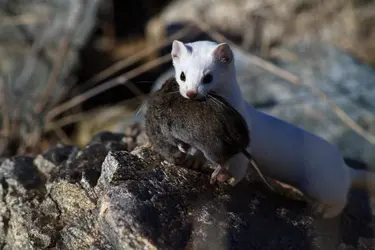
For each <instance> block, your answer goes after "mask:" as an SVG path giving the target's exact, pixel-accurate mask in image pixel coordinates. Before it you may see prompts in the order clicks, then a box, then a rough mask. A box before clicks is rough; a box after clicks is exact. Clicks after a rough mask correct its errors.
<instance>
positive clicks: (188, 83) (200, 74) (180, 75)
mask: <svg viewBox="0 0 375 250" xmlns="http://www.w3.org/2000/svg"><path fill="white" fill-rule="evenodd" d="M171 56H172V60H173V66H174V69H175V78H176V81H177V82H178V84H179V89H180V93H181V95H182V96H183V97H185V98H188V99H200V98H203V97H205V96H206V95H207V93H208V92H209V91H210V90H215V89H216V88H220V87H222V86H221V85H223V84H229V83H228V82H229V81H231V79H230V77H231V75H232V74H233V71H232V70H231V69H232V66H233V53H232V50H231V49H230V47H229V45H228V44H227V43H220V44H217V43H215V42H210V41H198V42H193V43H186V44H184V43H183V42H180V41H177V40H175V41H173V44H172V51H171Z"/></svg>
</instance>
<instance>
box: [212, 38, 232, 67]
mask: <svg viewBox="0 0 375 250" xmlns="http://www.w3.org/2000/svg"><path fill="white" fill-rule="evenodd" d="M213 55H214V58H215V59H216V60H218V61H220V62H222V63H227V64H229V63H231V62H232V60H233V52H232V50H231V48H230V47H229V45H228V44H227V43H220V44H219V45H217V46H216V48H215V49H214V51H213Z"/></svg>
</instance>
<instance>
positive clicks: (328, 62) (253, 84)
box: [143, 42, 375, 171]
mask: <svg viewBox="0 0 375 250" xmlns="http://www.w3.org/2000/svg"><path fill="white" fill-rule="evenodd" d="M233 50H234V57H235V64H236V70H237V78H238V82H239V85H240V88H241V89H242V92H243V97H244V99H246V100H247V101H248V102H249V103H251V104H253V105H254V106H256V107H257V108H259V109H260V110H262V111H264V112H266V113H269V114H271V115H274V116H276V117H279V118H281V119H283V120H286V121H288V122H291V123H293V124H295V125H297V126H300V127H302V128H304V129H307V130H309V131H311V132H313V133H315V134H317V135H319V136H321V137H323V138H325V139H327V140H328V141H330V142H332V143H334V144H335V145H337V146H338V147H339V148H340V150H341V151H342V153H343V154H344V155H345V156H346V157H351V158H355V159H359V160H361V161H364V162H366V163H367V164H368V165H369V168H371V169H372V170H374V171H375V154H374V153H373V152H375V145H373V144H371V143H370V142H368V141H367V140H365V139H364V138H363V137H361V136H359V135H358V134H356V133H355V132H354V131H353V130H352V129H351V128H349V127H348V126H347V125H346V124H345V123H344V122H343V121H342V120H340V119H339V118H338V117H337V116H336V114H335V113H334V112H333V111H332V108H331V107H330V106H329V105H328V104H327V102H325V101H324V100H322V99H319V98H318V97H317V96H316V95H315V94H314V93H312V92H310V91H309V90H308V89H307V88H306V87H304V86H303V85H293V84H291V83H289V82H286V81H285V80H283V79H281V78H279V77H278V76H275V75H273V74H271V73H269V72H268V71H266V70H264V69H261V68H258V67H256V66H254V65H253V64H251V62H250V61H249V59H248V57H246V54H245V53H244V52H243V51H241V50H237V49H235V48H233ZM285 50H288V51H289V52H290V53H291V54H292V55H293V58H291V59H290V60H287V59H279V60H277V61H274V62H273V63H274V64H276V65H277V66H279V67H280V68H282V69H284V70H286V71H289V72H291V73H293V74H295V75H296V76H298V77H300V79H302V81H303V82H304V85H308V86H312V87H314V88H315V89H319V90H322V91H323V92H324V93H325V94H326V95H327V96H328V97H329V98H330V100H332V101H334V102H335V103H336V104H337V105H338V106H339V107H340V108H341V109H342V110H344V111H345V112H346V114H347V115H348V116H349V117H350V118H351V119H352V120H354V121H355V122H357V123H358V124H359V125H360V126H361V127H363V128H364V129H365V130H367V131H368V132H370V133H372V134H373V135H375V105H374V104H375V71H374V70H373V69H372V68H371V67H370V66H369V65H367V64H363V63H360V62H358V61H357V60H356V59H354V58H353V57H352V56H350V55H349V54H347V53H345V52H343V51H342V50H339V49H338V48H336V47H334V46H332V45H328V44H322V43H318V42H300V43H298V44H297V45H294V46H289V47H285ZM173 74H174V70H173V68H171V69H170V70H169V71H167V72H165V73H164V74H163V75H161V76H160V78H159V79H158V80H157V81H156V83H155V85H154V90H155V89H157V88H158V87H159V86H161V84H163V83H164V81H165V80H166V79H167V78H169V77H170V76H172V75H173ZM143 110H145V109H143Z"/></svg>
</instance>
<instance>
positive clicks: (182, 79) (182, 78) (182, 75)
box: [180, 72, 186, 82]
mask: <svg viewBox="0 0 375 250" xmlns="http://www.w3.org/2000/svg"><path fill="white" fill-rule="evenodd" d="M180 79H181V81H183V82H184V81H185V80H186V77H185V74H184V72H181V75H180Z"/></svg>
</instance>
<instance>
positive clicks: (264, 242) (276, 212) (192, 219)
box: [0, 132, 375, 250]
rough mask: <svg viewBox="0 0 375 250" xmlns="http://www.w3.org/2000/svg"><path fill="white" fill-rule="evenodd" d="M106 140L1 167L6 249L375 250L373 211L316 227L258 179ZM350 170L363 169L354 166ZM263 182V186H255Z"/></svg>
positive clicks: (358, 195) (356, 206) (359, 207)
mask: <svg viewBox="0 0 375 250" xmlns="http://www.w3.org/2000/svg"><path fill="white" fill-rule="evenodd" d="M127 141H129V140H128V139H127V136H126V135H122V134H112V133H109V132H103V133H100V134H98V135H97V136H95V137H94V138H93V139H92V141H91V142H90V143H88V144H87V145H86V146H85V147H84V148H82V149H79V148H76V147H73V146H67V145H57V146H55V147H53V148H51V149H49V150H48V151H46V152H45V153H43V154H42V155H39V156H37V157H36V158H34V159H33V158H31V157H25V156H16V157H13V158H9V159H6V160H5V161H4V162H3V163H2V165H1V166H0V184H1V185H0V248H1V249H111V250H112V249H373V248H374V246H375V239H374V230H375V226H374V224H373V222H372V220H373V219H375V217H374V215H373V212H372V211H371V209H370V207H371V204H370V201H369V200H368V198H367V197H366V195H365V194H364V193H362V192H360V191H355V192H354V191H353V192H352V194H351V195H350V203H349V205H348V207H347V208H346V210H345V214H343V215H341V216H339V217H337V218H335V219H332V220H326V221H318V220H315V219H313V218H312V217H311V216H310V215H309V212H308V210H307V209H306V204H305V203H304V202H303V201H296V200H292V199H287V198H286V197H284V196H282V195H279V194H276V193H272V192H271V191H269V190H268V189H267V188H266V186H264V185H263V184H262V183H260V182H258V181H256V179H254V178H250V177H249V178H248V179H246V180H245V181H243V182H242V183H241V184H240V185H238V186H236V187H235V188H230V187H227V186H212V185H210V184H209V181H208V180H209V176H208V175H207V174H203V173H200V172H196V171H193V170H189V169H185V168H181V167H176V166H173V165H171V164H169V163H167V162H165V161H163V159H162V158H161V157H160V156H158V155H157V154H155V153H154V152H153V151H152V150H151V149H150V148H147V147H144V146H138V147H136V148H131V149H130V150H131V151H130V150H129V151H127V148H128V146H129V145H128V144H127ZM348 164H351V165H356V166H355V167H363V166H360V165H361V164H360V163H358V162H355V161H348ZM254 180H255V181H254Z"/></svg>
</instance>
